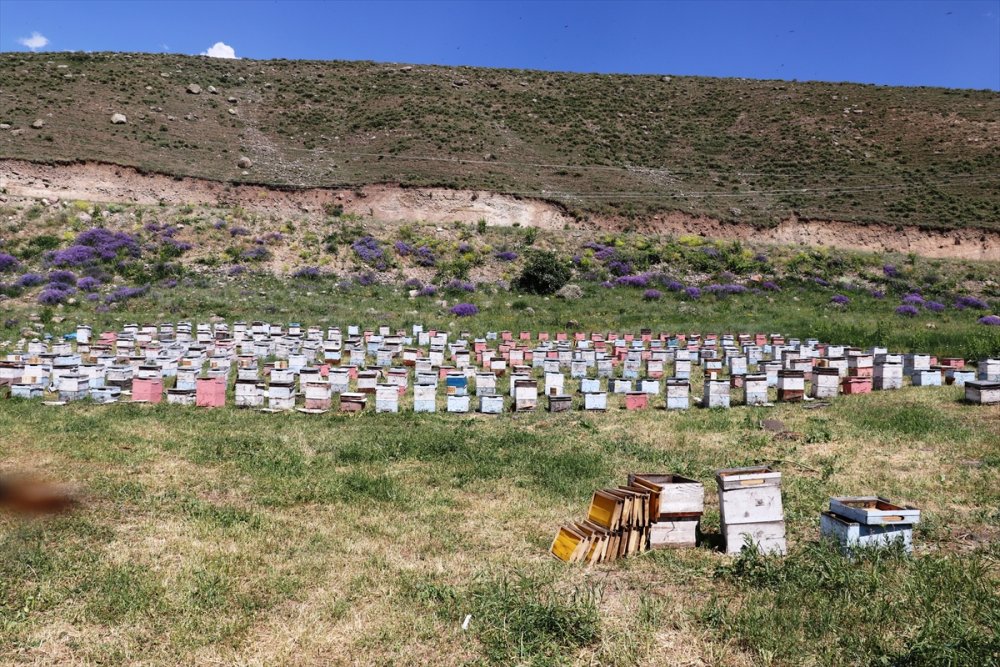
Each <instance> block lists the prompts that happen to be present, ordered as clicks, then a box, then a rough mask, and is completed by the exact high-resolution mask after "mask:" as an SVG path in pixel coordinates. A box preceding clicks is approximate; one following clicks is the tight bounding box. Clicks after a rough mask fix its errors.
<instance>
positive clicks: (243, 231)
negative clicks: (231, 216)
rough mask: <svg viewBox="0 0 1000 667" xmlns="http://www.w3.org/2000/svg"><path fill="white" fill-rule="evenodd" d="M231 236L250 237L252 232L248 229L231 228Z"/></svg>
mask: <svg viewBox="0 0 1000 667" xmlns="http://www.w3.org/2000/svg"><path fill="white" fill-rule="evenodd" d="M229 235H230V236H233V237H236V236H250V230H249V229H247V228H246V227H231V228H230V229H229Z"/></svg>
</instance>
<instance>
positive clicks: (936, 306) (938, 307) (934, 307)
mask: <svg viewBox="0 0 1000 667" xmlns="http://www.w3.org/2000/svg"><path fill="white" fill-rule="evenodd" d="M924 308H926V309H927V310H929V311H931V312H932V313H940V312H942V311H944V308H945V306H944V304H943V303H939V302H937V301H928V302H927V303H925V304H924Z"/></svg>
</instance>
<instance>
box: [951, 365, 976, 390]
mask: <svg viewBox="0 0 1000 667" xmlns="http://www.w3.org/2000/svg"><path fill="white" fill-rule="evenodd" d="M944 374H945V382H946V383H947V384H949V385H955V386H956V387H964V386H965V383H966V382H968V381H970V380H972V381H975V379H976V372H975V371H966V370H961V369H959V368H949V369H947V370H946V371H945V372H944Z"/></svg>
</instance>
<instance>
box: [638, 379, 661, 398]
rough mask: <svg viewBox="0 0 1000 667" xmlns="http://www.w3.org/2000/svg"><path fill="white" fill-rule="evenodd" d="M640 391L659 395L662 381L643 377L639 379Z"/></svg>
mask: <svg viewBox="0 0 1000 667" xmlns="http://www.w3.org/2000/svg"><path fill="white" fill-rule="evenodd" d="M639 391H641V392H643V393H644V394H649V395H650V396H659V394H660V382H659V380H655V379H653V378H643V379H641V380H639Z"/></svg>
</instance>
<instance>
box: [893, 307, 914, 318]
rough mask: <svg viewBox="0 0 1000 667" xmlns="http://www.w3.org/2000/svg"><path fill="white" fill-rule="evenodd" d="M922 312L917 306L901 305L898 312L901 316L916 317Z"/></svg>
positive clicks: (897, 309)
mask: <svg viewBox="0 0 1000 667" xmlns="http://www.w3.org/2000/svg"><path fill="white" fill-rule="evenodd" d="M919 313H920V311H919V310H917V307H916V306H899V307H898V308H896V314H897V315H899V316H900V317H916V316H917V315H918V314H919Z"/></svg>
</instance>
